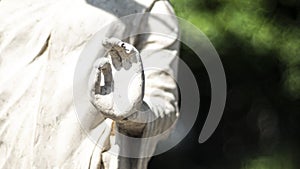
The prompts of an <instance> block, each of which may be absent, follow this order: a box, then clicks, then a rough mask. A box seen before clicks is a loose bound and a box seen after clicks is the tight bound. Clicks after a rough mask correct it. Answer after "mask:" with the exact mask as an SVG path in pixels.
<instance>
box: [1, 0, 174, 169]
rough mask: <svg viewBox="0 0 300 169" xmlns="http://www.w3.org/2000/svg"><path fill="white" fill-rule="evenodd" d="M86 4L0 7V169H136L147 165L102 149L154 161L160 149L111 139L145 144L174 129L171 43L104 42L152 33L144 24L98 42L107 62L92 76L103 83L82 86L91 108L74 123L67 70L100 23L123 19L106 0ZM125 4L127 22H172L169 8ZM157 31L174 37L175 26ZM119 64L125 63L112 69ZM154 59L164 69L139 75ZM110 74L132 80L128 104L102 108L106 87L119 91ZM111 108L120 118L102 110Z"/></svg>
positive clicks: (113, 31) (29, 0)
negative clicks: (139, 16) (155, 18)
mask: <svg viewBox="0 0 300 169" xmlns="http://www.w3.org/2000/svg"><path fill="white" fill-rule="evenodd" d="M92 2H93V3H90V1H84V0H60V1H36V0H25V1H17V0H2V1H1V2H0V21H1V24H0V168H3V169H6V168H25V169H28V168H46V169H48V168H49V169H50V168H51V169H53V168H55V169H57V168H58V169H60V168H62V169H64V168H66V169H68V168H72V169H77V168H78V169H79V168H80V169H81V168H105V169H107V168H109V169H121V168H122V169H123V168H124V169H125V168H126V169H128V168H137V169H144V168H147V164H148V161H149V159H150V156H149V157H148V156H147V157H145V158H140V159H134V158H127V157H123V156H119V155H118V153H117V154H111V153H110V152H109V150H116V151H115V152H120V153H122V152H130V151H132V150H133V149H135V150H136V151H137V152H139V153H140V154H141V156H143V154H145V153H146V154H153V153H154V151H155V147H156V144H157V142H158V141H159V140H156V141H154V142H147V141H142V142H141V143H140V145H136V144H135V145H133V143H131V142H130V141H128V140H126V139H124V138H123V137H122V136H121V135H120V134H124V135H129V136H132V137H137V138H147V137H150V136H154V135H157V134H159V133H162V132H163V131H165V130H166V129H167V128H169V127H170V126H171V125H173V124H174V122H175V121H176V119H177V117H178V105H177V100H178V96H177V95H178V94H177V87H176V83H175V81H174V79H173V78H172V77H171V76H170V75H173V76H174V77H176V64H177V61H176V56H177V52H178V48H179V46H178V42H177V41H176V39H171V38H165V37H163V36H157V35H152V34H149V35H145V36H140V38H139V41H133V39H132V38H128V39H126V40H124V43H123V42H121V41H119V40H117V39H111V38H112V37H117V38H118V37H120V35H121V34H125V33H126V31H131V30H134V29H148V30H149V31H150V32H151V26H153V25H149V24H148V23H147V20H143V21H140V20H138V21H136V22H137V24H135V25H132V27H125V28H124V27H122V25H118V26H116V27H112V28H110V29H108V30H106V31H104V32H103V38H104V36H105V37H108V38H110V39H108V40H106V41H104V46H105V47H106V48H108V49H107V50H108V51H109V57H107V58H106V59H104V58H100V59H99V60H98V61H96V60H97V58H96V57H95V58H94V59H95V60H94V61H95V65H96V66H97V67H96V68H95V69H94V70H95V71H99V72H98V74H101V73H103V75H104V79H103V82H104V84H101V81H100V78H101V76H98V78H97V79H96V81H95V83H91V84H94V88H93V87H92V88H91V90H90V91H85V90H84V91H82V92H83V93H85V92H86V93H88V92H90V95H91V99H90V101H91V102H92V103H93V104H94V106H93V105H92V104H90V105H88V106H87V108H86V110H85V114H84V118H83V119H82V121H80V122H79V121H78V117H77V116H76V110H75V106H74V104H73V103H74V100H73V76H74V69H75V66H76V63H77V62H79V61H81V60H80V58H79V56H80V54H81V52H82V50H83V49H84V47H85V46H86V44H87V42H88V41H89V40H91V38H92V36H93V35H94V34H96V32H97V31H98V30H99V29H100V28H101V27H103V24H105V23H110V22H112V21H115V20H118V17H120V16H121V15H122V14H123V13H126V12H124V11H126V10H127V9H126V8H122V6H118V5H116V6H114V5H113V4H116V2H115V1H100V0H99V1H97V0H94V1H92ZM96 2H97V3H96ZM124 2H125V1H124ZM126 2H127V1H126ZM122 3H123V2H122ZM94 4H97V5H94ZM127 5H128V6H129V7H130V11H131V13H132V12H134V11H135V10H134V7H135V6H136V7H137V11H136V12H154V13H155V12H159V13H165V14H173V10H172V8H171V6H170V4H169V3H168V1H154V0H150V1H148V0H147V1H146V0H145V1H143V0H136V1H128V3H127ZM106 7H107V8H106ZM108 7H109V8H108ZM108 9H109V10H108ZM122 11H123V12H122ZM163 23H167V26H165V27H166V29H168V30H169V34H173V35H177V33H178V29H176V28H177V24H176V21H164V22H163ZM147 24H148V25H147ZM140 25H144V26H140ZM145 25H146V26H145ZM130 44H132V45H134V46H132V45H130ZM100 45H101V42H99V46H100ZM118 53H119V54H118ZM120 53H121V54H120ZM118 56H120V57H121V58H125V59H124V60H123V59H122V60H121V61H120V60H118ZM134 56H135V57H134ZM110 57H111V58H115V59H110ZM127 57H129V59H126V58H127ZM158 60H159V61H160V63H161V64H162V67H163V70H144V73H143V68H142V65H144V66H145V65H151V63H153V61H158ZM141 61H142V62H143V64H142V62H141ZM99 66H100V69H98V68H99ZM91 67H92V66H91ZM87 69H90V68H87ZM110 69H112V74H111V75H110ZM114 71H115V72H118V71H120V72H123V73H124V72H125V73H126V72H127V71H128V72H136V73H137V76H136V77H137V78H136V79H135V80H136V82H135V83H132V84H134V86H132V87H133V89H135V92H133V93H131V94H133V95H132V96H130V97H129V99H128V102H127V100H126V99H119V100H126V101H125V102H124V103H131V104H119V102H118V103H117V104H112V103H111V102H112V101H115V100H116V99H115V98H113V99H111V98H110V99H105V101H104V100H103V99H101V98H103V97H110V96H113V95H112V94H113V93H117V92H118V91H120V90H119V89H116V88H115V87H112V84H113V85H120V83H118V84H116V83H117V82H118V81H119V79H118V78H115V77H114V76H113V72H114ZM86 76H87V77H86V79H83V81H84V82H85V83H88V81H89V80H88V78H89V74H87V75H86ZM93 78H95V77H93ZM143 79H145V80H143ZM99 85H100V86H102V87H99ZM120 86H122V85H120ZM93 93H94V94H93ZM99 94H100V95H99ZM93 97H94V100H93V99H92V98H93ZM109 100H110V101H109ZM99 102H101V103H103V104H98V103H99ZM124 105H127V106H128V107H126V106H124ZM101 106H102V107H101ZM114 106H115V107H117V108H118V110H124V111H116V112H115V111H111V112H110V111H103V110H110V109H111V108H114ZM135 110H137V111H135ZM117 113H123V114H117ZM107 117H109V118H107ZM152 117H153V118H154V119H155V120H153V121H152V122H151V123H147V124H145V123H143V122H145V121H149V118H152ZM150 121H151V120H150ZM83 128H85V131H84V130H83ZM115 131H118V132H119V133H116V132H115ZM93 133H97V135H99V136H98V139H97V140H96V144H95V141H94V140H92V139H90V137H89V135H92V134H93ZM165 135H166V136H167V134H165ZM97 145H103V146H102V147H98V146H97Z"/></svg>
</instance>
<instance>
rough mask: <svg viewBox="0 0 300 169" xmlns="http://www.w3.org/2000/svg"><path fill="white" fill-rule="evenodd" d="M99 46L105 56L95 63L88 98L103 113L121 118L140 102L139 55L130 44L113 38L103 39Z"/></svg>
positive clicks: (140, 66) (141, 70) (140, 65)
mask: <svg viewBox="0 0 300 169" xmlns="http://www.w3.org/2000/svg"><path fill="white" fill-rule="evenodd" d="M103 46H104V47H105V48H106V49H107V51H108V56H105V57H102V58H100V59H99V60H98V63H96V66H95V71H96V75H95V80H94V81H93V85H92V89H91V92H90V93H91V100H90V101H91V103H92V104H93V105H94V106H95V108H96V109H97V110H98V111H99V112H100V113H102V114H103V115H104V116H105V117H108V118H111V119H113V120H116V121H118V120H123V119H124V118H126V117H128V116H130V115H132V114H133V113H135V112H136V111H137V110H138V109H139V108H140V106H141V105H142V101H143V95H144V71H143V65H142V61H141V57H140V54H139V52H138V50H137V49H136V48H135V47H134V46H132V45H130V44H128V43H125V42H123V41H121V40H119V39H116V38H111V39H106V40H104V41H103ZM111 65H113V66H111Z"/></svg>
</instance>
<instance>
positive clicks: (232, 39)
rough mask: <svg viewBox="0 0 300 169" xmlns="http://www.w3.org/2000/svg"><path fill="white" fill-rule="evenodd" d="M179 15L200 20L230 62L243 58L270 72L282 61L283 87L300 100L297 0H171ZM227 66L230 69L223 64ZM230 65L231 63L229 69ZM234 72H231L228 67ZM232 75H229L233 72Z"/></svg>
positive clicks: (196, 22) (256, 69)
mask: <svg viewBox="0 0 300 169" xmlns="http://www.w3.org/2000/svg"><path fill="white" fill-rule="evenodd" d="M171 3H172V5H173V6H174V8H175V11H176V14H177V15H178V16H179V17H182V18H184V19H187V20H188V21H190V22H191V23H193V24H194V25H196V26H197V27H198V28H199V29H200V30H201V31H202V32H203V33H205V34H206V35H207V36H208V38H209V39H210V40H211V41H212V43H213V45H214V46H215V48H216V49H217V51H218V52H219V54H220V55H221V59H222V60H223V61H224V62H225V66H226V62H227V61H228V62H229V63H228V64H229V65H232V66H234V65H235V64H237V63H232V62H234V61H235V60H236V61H238V59H232V57H233V56H232V55H234V56H235V57H241V58H243V59H244V60H246V61H247V62H248V64H249V66H250V67H251V68H253V71H254V72H256V73H257V74H261V75H265V76H268V73H272V71H274V70H273V68H274V67H273V66H271V67H270V66H268V65H267V66H266V67H265V64H268V62H269V60H271V62H273V60H274V59H275V60H276V61H275V62H278V65H276V66H277V67H278V69H280V75H279V76H280V81H281V82H280V88H279V90H280V92H282V93H284V94H283V95H285V96H286V97H289V99H292V100H295V99H296V100H298V99H300V73H299V72H300V12H299V9H300V1H299V0H277V1H276V0H171ZM225 69H226V68H225ZM229 69H230V68H229ZM229 72H230V71H229ZM229 76H230V75H229Z"/></svg>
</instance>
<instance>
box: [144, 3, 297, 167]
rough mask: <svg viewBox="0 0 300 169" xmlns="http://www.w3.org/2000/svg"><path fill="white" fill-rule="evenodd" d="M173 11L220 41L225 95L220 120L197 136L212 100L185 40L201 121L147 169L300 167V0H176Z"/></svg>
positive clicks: (184, 53)
mask: <svg viewBox="0 0 300 169" xmlns="http://www.w3.org/2000/svg"><path fill="white" fill-rule="evenodd" d="M171 3H172V5H173V6H174V8H175V11H176V14H177V15H178V16H179V17H181V18H183V19H186V20H188V21H190V22H191V23H192V24H194V25H196V26H197V27H198V28H199V29H200V30H201V31H202V32H203V33H205V34H206V36H207V37H208V38H209V39H210V41H211V42H212V44H213V45H214V46H215V48H216V50H217V52H218V53H219V55H220V58H221V60H222V62H223V66H224V69H225V73H226V78H227V85H228V95H227V102H226V107H225V112H224V114H223V118H222V120H221V123H220V124H219V126H218V128H217V130H216V131H215V133H214V134H213V136H212V137H211V138H210V139H209V140H208V141H206V142H205V143H203V144H199V143H198V137H199V134H200V131H201V128H202V126H203V123H204V121H205V118H206V115H207V112H208V108H209V103H210V84H209V81H208V76H207V73H206V71H205V68H204V66H203V65H202V63H201V61H199V60H198V59H197V56H195V54H194V53H193V51H191V50H190V49H189V48H188V47H186V46H185V45H184V44H182V46H181V52H180V54H181V58H182V59H183V60H184V61H185V62H186V63H187V64H188V65H189V66H190V68H191V69H192V71H193V73H194V74H195V76H196V78H197V81H198V85H199V87H200V93H201V107H200V112H199V115H198V118H197V121H196V123H195V125H194V127H193V128H192V130H191V131H190V133H189V134H188V136H187V137H185V139H184V140H183V141H181V142H180V144H178V145H177V146H176V147H174V148H173V149H171V150H170V151H168V152H166V153H164V154H161V155H158V156H155V157H154V158H153V159H152V160H151V162H150V164H149V165H150V166H149V168H150V169H165V168H170V169H179V168H180V169H182V168H184V169H185V168H186V169H298V168H300V158H299V157H300V155H299V154H300V151H299V147H300V146H299V145H300V137H299V136H300V1H299V0H171Z"/></svg>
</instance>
